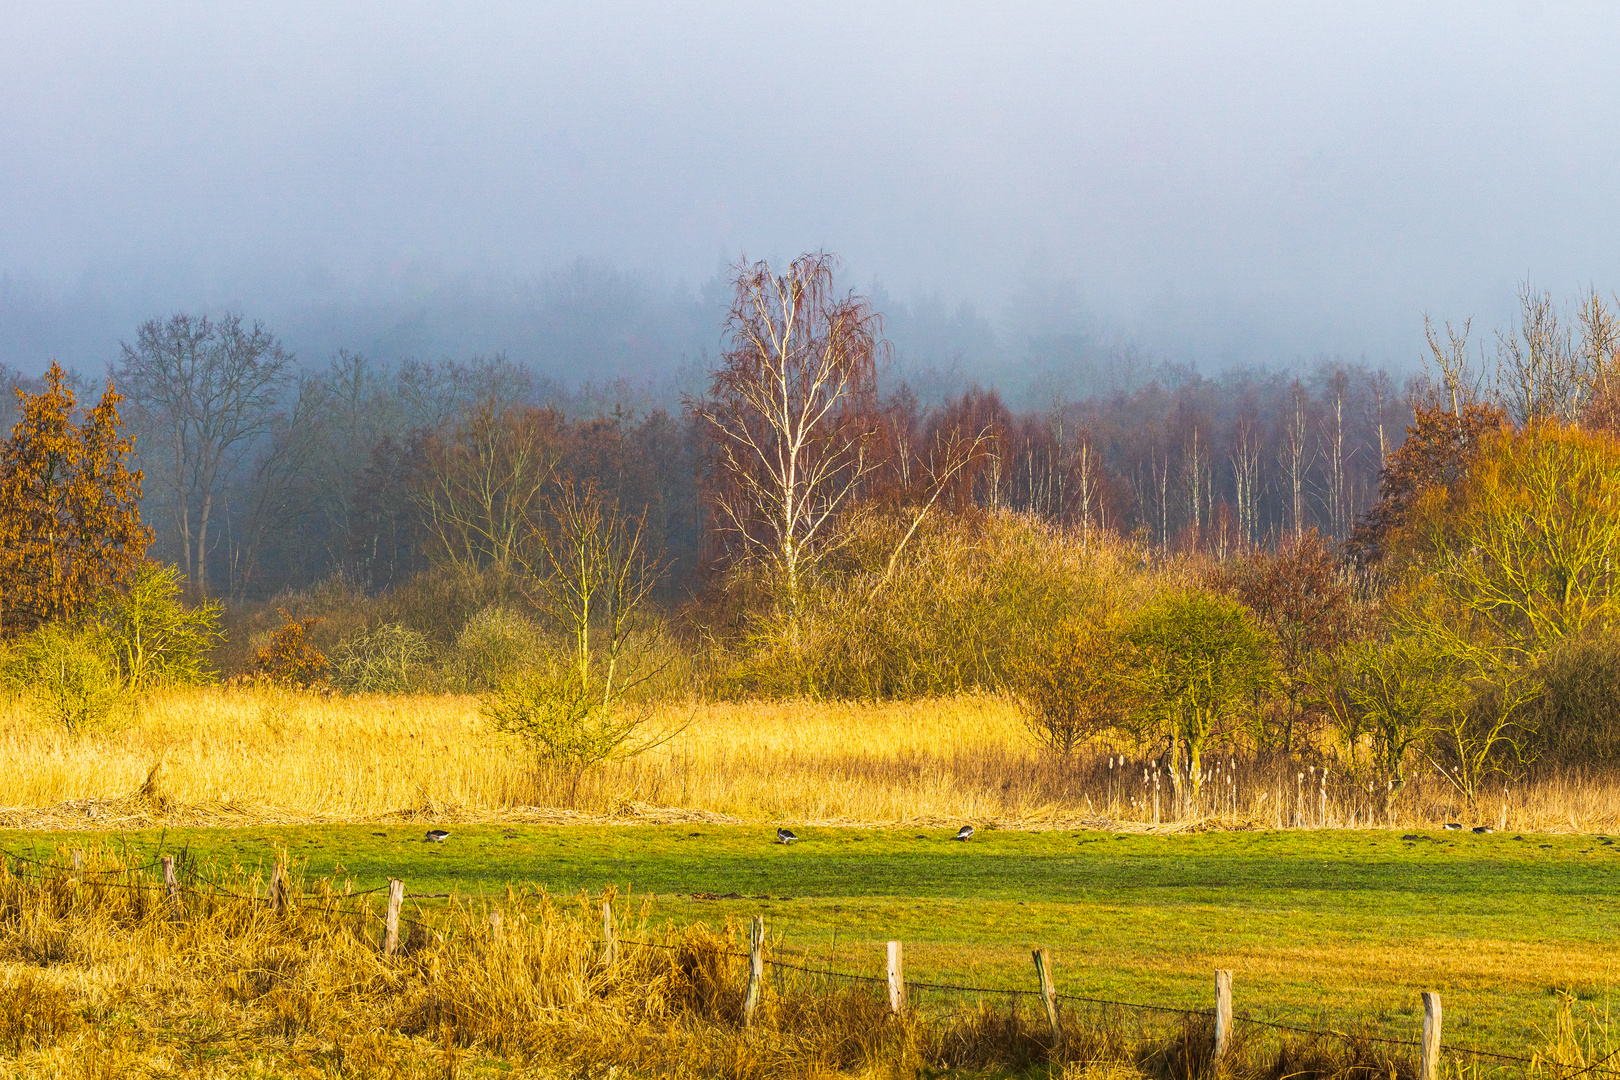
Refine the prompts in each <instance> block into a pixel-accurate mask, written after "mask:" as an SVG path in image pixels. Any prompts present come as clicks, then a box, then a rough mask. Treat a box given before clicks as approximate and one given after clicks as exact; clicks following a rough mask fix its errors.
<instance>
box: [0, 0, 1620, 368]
mask: <svg viewBox="0 0 1620 1080" xmlns="http://www.w3.org/2000/svg"><path fill="white" fill-rule="evenodd" d="M1617 61H1620V14H1617V13H1616V11H1615V10H1614V9H1613V8H1612V7H1608V6H1603V5H1590V6H1582V5H1579V4H1574V3H1561V4H1556V5H1555V4H1544V3H1501V4H1490V3H1478V2H1470V3H1455V4H1445V3H1432V4H1411V3H1399V4H1379V3H1357V4H1345V5H1337V6H1330V5H1322V4H1299V3H1279V4H1263V3H1252V4H1211V3H1189V4H1156V3H1133V4H1082V3H1072V2H1065V3H1027V4H997V5H991V4H950V3H942V2H927V3H893V4H882V3H870V2H868V3H848V4H842V3H832V2H826V3H816V4H802V3H796V4H788V3H780V4H777V3H762V2H753V3H738V4H725V3H692V4H680V5H675V4H667V5H656V6H655V5H652V4H615V3H592V4H588V5H586V4H561V3H558V4H543V3H533V2H529V3H515V4H501V3H495V2H489V3H479V4H415V3H409V2H400V0H395V2H389V3H386V4H384V3H377V4H355V3H344V2H334V0H321V2H319V3H305V2H301V0H287V2H284V3H280V4H275V5H267V4H245V3H244V4H232V3H220V2H210V3H206V4H181V3H174V4H150V3H122V4H98V3H82V4H80V3H75V4H30V3H23V2H21V0H0V361H5V362H10V363H12V364H14V365H15V366H24V367H33V368H38V367H40V366H42V364H43V355H44V354H45V353H46V352H50V353H52V354H56V353H64V352H65V353H67V354H69V355H70V356H71V357H73V358H76V359H77V360H78V361H79V362H81V363H83V364H87V365H93V364H94V362H95V361H96V360H97V359H98V358H99V359H100V360H102V361H103V362H105V361H106V360H110V359H112V358H113V356H114V354H115V352H116V345H117V342H118V340H120V339H129V338H132V337H133V330H134V326H135V324H136V322H138V321H139V319H142V318H146V317H151V316H155V315H162V314H167V313H169V312H171V311H175V310H182V309H184V310H224V309H225V308H230V309H232V310H238V311H246V312H248V313H250V314H261V313H262V314H263V315H264V316H265V317H266V318H267V319H270V320H272V321H279V323H280V324H281V325H284V326H285V327H287V328H289V330H288V331H287V332H288V333H291V334H294V335H295V336H296V335H301V337H300V338H299V340H298V341H297V342H295V344H299V345H301V346H303V347H304V348H305V349H306V350H307V351H311V352H321V351H324V350H327V349H330V348H335V347H339V346H343V345H347V346H349V347H372V348H377V347H379V346H378V345H377V342H378V341H380V340H396V341H397V340H405V339H400V338H399V337H398V334H397V333H396V335H395V337H394V338H388V337H387V333H385V331H386V330H387V329H388V328H389V327H391V326H392V327H395V328H396V329H397V328H398V327H399V326H401V325H406V324H408V323H409V320H410V319H411V318H417V319H418V320H419V321H420V320H426V322H424V323H422V324H423V325H427V324H431V325H433V326H434V327H436V329H435V330H433V331H432V332H431V333H429V332H427V331H423V332H422V334H421V335H419V336H418V338H417V339H410V340H407V341H406V343H405V344H401V345H400V346H399V347H400V348H402V349H408V348H413V347H416V348H421V349H429V348H433V349H440V350H442V351H446V352H450V353H455V352H458V351H461V352H465V351H473V349H475V348H477V349H485V348H500V347H504V346H505V342H504V341H503V340H502V336H503V334H504V335H508V336H521V334H522V333H543V332H544V329H543V326H541V328H540V329H536V328H535V327H536V325H539V324H524V323H522V320H521V319H516V318H515V317H513V316H510V313H511V312H512V311H514V310H518V309H520V308H522V306H523V305H524V304H525V303H526V302H528V301H527V300H526V299H525V298H526V297H528V298H532V297H533V296H534V295H535V293H534V288H533V284H534V283H535V282H540V283H542V284H544V283H546V282H550V283H552V285H556V283H557V282H558V281H561V280H563V278H565V277H567V275H568V273H569V270H568V268H570V267H578V266H582V265H589V266H593V267H596V268H599V269H600V268H612V270H613V272H614V273H617V274H621V275H624V277H625V280H628V281H631V282H633V283H634V285H635V288H636V289H639V290H641V292H642V293H643V294H645V295H653V294H657V295H659V296H690V297H693V298H695V300H694V303H699V304H700V303H701V301H702V299H703V296H704V290H705V289H706V288H707V289H708V290H709V291H710V294H711V297H712V291H713V288H714V286H715V284H716V282H717V281H721V282H723V278H722V277H720V276H718V275H720V274H721V271H722V268H723V267H724V266H725V265H726V264H727V263H729V262H731V261H733V260H735V259H737V258H738V257H739V256H741V255H743V254H746V255H747V256H748V257H751V258H768V259H771V260H773V261H783V260H786V259H789V258H791V257H792V256H793V255H795V254H797V253H799V252H801V251H806V250H814V249H826V250H831V251H835V252H837V253H839V254H840V255H841V256H842V257H843V259H844V261H845V266H846V277H847V279H848V280H849V281H850V282H851V283H852V285H854V286H855V287H859V288H863V289H866V288H873V289H881V290H882V291H883V294H884V295H885V296H887V297H891V298H893V299H894V302H895V303H896V304H903V305H911V306H912V307H913V308H915V309H916V310H924V309H926V310H931V311H932V310H937V311H942V312H946V313H952V312H954V313H957V314H958V315H959V314H960V313H961V312H962V311H964V310H966V311H970V312H971V313H973V314H974V316H975V317H976V318H978V319H980V320H981V321H983V322H985V323H987V324H988V325H989V326H991V327H992V328H993V329H994V331H995V332H996V333H997V334H998V335H1000V340H1001V341H1002V342H1003V347H1005V348H1012V347H1013V343H1015V342H1016V341H1017V340H1018V339H1019V338H1020V336H1028V335H1029V334H1032V333H1037V332H1042V331H1044V330H1059V331H1061V330H1065V329H1074V328H1081V329H1084V330H1086V331H1087V332H1089V333H1093V334H1095V335H1100V336H1111V337H1114V338H1128V339H1130V340H1132V341H1135V342H1139V343H1141V344H1143V345H1144V346H1146V347H1148V348H1150V349H1152V350H1154V351H1156V352H1157V353H1160V354H1162V355H1164V356H1166V357H1169V358H1171V359H1174V360H1178V361H1187V362H1193V363H1198V364H1202V365H1213V366H1219V365H1232V364H1245V363H1289V362H1293V361H1296V360H1299V359H1301V358H1304V357H1310V356H1316V355H1322V354H1327V355H1342V356H1346V357H1351V358H1355V357H1366V358H1368V359H1369V360H1370V361H1372V362H1374V363H1392V364H1395V365H1397V366H1398V365H1402V364H1409V363H1411V362H1413V361H1415V360H1416V358H1417V356H1418V354H1419V352H1420V351H1421V348H1422V342H1423V338H1422V325H1423V323H1422V320H1423V316H1424V314H1425V313H1429V314H1432V315H1434V316H1435V317H1436V318H1437V319H1452V320H1461V319H1463V318H1468V317H1470V316H1472V317H1473V318H1474V319H1475V320H1476V325H1477V326H1482V327H1488V326H1502V325H1506V324H1507V322H1508V320H1510V319H1511V315H1512V300H1513V295H1514V292H1515V289H1516V287H1517V286H1518V284H1519V283H1520V282H1521V281H1526V280H1528V281H1531V282H1533V283H1534V284H1535V285H1537V286H1539V287H1545V288H1548V289H1551V290H1552V291H1553V292H1554V294H1555V295H1557V296H1559V297H1561V298H1567V299H1570V300H1572V299H1573V298H1574V296H1575V294H1576V293H1577V291H1579V290H1581V289H1584V288H1586V287H1588V286H1596V287H1597V288H1598V289H1600V290H1601V291H1603V292H1605V293H1608V292H1610V291H1612V290H1614V289H1616V288H1620V273H1617V272H1616V265H1615V263H1616V253H1617V252H1620V212H1617V210H1616V200H1615V194H1616V186H1617V185H1616V177H1620V170H1617V165H1620V161H1617V158H1620V78H1617V77H1616V75H1615V72H1616V71H1617V70H1620V65H1617ZM546 287H548V288H549V287H551V286H546ZM446 304H450V305H452V306H453V305H454V304H460V305H461V307H462V310H463V311H464V312H465V311H468V310H477V311H484V312H486V313H487V312H490V311H494V310H496V309H499V310H501V311H505V312H507V313H508V314H507V315H503V316H500V317H495V316H489V317H488V318H484V319H483V324H484V326H485V330H486V332H485V333H484V334H483V335H482V336H481V337H479V336H478V335H476V334H473V336H474V337H477V338H478V340H476V341H468V342H463V341H462V340H461V338H460V337H458V335H462V334H472V333H473V332H472V330H469V329H467V328H468V327H473V326H475V325H476V324H478V323H479V322H480V317H474V316H464V317H460V318H456V319H451V318H437V316H435V315H434V312H435V311H437V310H438V308H436V307H435V305H440V306H441V307H442V306H443V305H446ZM655 306H656V305H655ZM503 319H505V321H502V320H503ZM435 320H436V321H435ZM514 320H515V321H514ZM691 321H692V320H690V319H688V322H691ZM697 321H698V322H699V323H701V322H702V320H701V319H698V320H697ZM519 324H522V325H525V326H528V329H527V330H522V329H511V330H507V329H502V328H504V327H507V326H508V325H511V326H513V327H516V326H519ZM680 334H682V335H686V337H681V338H680V342H677V343H676V344H674V345H671V346H670V347H669V348H667V349H664V350H662V351H659V352H657V356H656V358H655V359H650V360H647V361H646V362H647V363H653V362H655V361H656V362H659V363H664V362H667V359H668V355H670V354H672V353H674V352H683V351H689V349H688V345H690V348H691V349H696V348H700V347H701V348H709V349H712V348H713V347H714V335H710V334H708V331H707V330H706V329H705V328H703V327H701V326H700V327H699V329H697V330H692V329H691V328H690V327H687V328H685V329H682V330H681V331H680ZM716 334H717V331H716ZM687 337H690V338H691V339H692V340H691V342H686V338H687ZM346 338H348V339H350V340H345V339H346ZM406 339H409V335H408V334H407V335H406ZM463 345H465V348H463ZM514 347H516V346H514ZM520 351H521V350H520ZM636 362H637V361H635V360H634V359H633V358H632V359H631V360H629V361H625V363H628V364H630V365H631V366H632V367H633V366H634V364H635V363H636ZM621 366H622V365H621Z"/></svg>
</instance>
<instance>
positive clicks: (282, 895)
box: [270, 859, 287, 915]
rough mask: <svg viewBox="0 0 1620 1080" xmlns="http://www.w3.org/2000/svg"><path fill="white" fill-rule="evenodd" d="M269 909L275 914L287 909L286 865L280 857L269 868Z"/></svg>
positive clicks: (282, 912)
mask: <svg viewBox="0 0 1620 1080" xmlns="http://www.w3.org/2000/svg"><path fill="white" fill-rule="evenodd" d="M270 910H271V911H273V912H275V913H276V914H277V915H281V914H284V913H285V912H286V910H287V867H286V865H285V864H284V863H282V862H281V860H280V859H277V860H276V864H275V866H274V867H272V868H271V870H270Z"/></svg>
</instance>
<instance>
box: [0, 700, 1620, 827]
mask: <svg viewBox="0 0 1620 1080" xmlns="http://www.w3.org/2000/svg"><path fill="white" fill-rule="evenodd" d="M654 724H655V726H661V727H662V728H663V729H664V730H667V731H670V732H673V733H674V734H673V737H672V738H671V739H670V741H668V742H667V743H665V744H663V745H661V746H659V747H657V748H656V749H654V750H652V751H650V752H648V753H647V754H645V755H643V756H641V757H638V758H635V759H632V760H629V761H624V762H616V763H611V764H609V765H608V766H607V767H606V768H604V769H602V770H601V771H600V772H595V773H589V774H585V775H579V774H574V773H567V772H548V771H546V770H543V769H537V768H536V767H535V766H534V764H533V762H532V761H530V760H529V759H528V758H527V757H526V756H525V754H524V753H523V751H522V748H521V747H520V746H518V745H517V744H515V743H513V742H510V741H508V740H506V739H503V738H502V737H500V736H498V735H495V734H493V733H492V732H491V731H490V730H489V729H488V726H487V725H486V723H485V722H484V721H483V720H482V719H481V718H480V716H479V715H478V707H477V701H476V699H474V698H472V697H467V696H453V695H445V696H397V697H389V696H365V697H319V696H311V695H305V694H294V693H290V692H285V691H277V690H267V689H243V688H209V689H199V690H189V691H182V692H174V693H170V694H167V695H165V696H162V697H159V698H157V699H155V700H153V701H150V702H148V703H147V704H145V705H144V706H143V707H142V708H141V709H140V710H139V712H138V714H137V715H136V716H135V717H134V718H133V719H131V720H130V721H129V722H127V723H125V724H124V725H122V726H121V727H118V728H116V729H114V730H110V731H106V732H102V733H98V734H91V735H81V736H74V735H70V734H68V733H66V732H64V731H62V730H60V729H59V728H55V727H52V726H50V725H49V724H47V723H45V722H43V721H41V720H38V719H36V718H34V717H32V716H30V715H29V714H28V713H27V712H26V711H25V710H24V709H23V707H22V706H20V705H18V704H16V703H13V704H11V705H0V791H3V792H5V800H6V803H7V805H6V807H5V808H4V809H3V810H0V824H8V825H12V826H20V825H32V826H45V827H48V826H52V825H58V826H63V827H67V826H72V827H78V828H84V827H91V828H94V827H130V826H132V825H135V824H140V823H143V822H149V821H158V820H161V821H165V822H171V823H192V824H206V823H220V824H228V823H232V822H241V823H246V822H250V821H252V822H277V821H280V822H304V821H371V820H382V819H388V818H395V817H413V816H414V817H429V818H434V819H438V820H471V819H481V820H511V819H522V818H528V819H535V818H541V819H554V820H569V819H576V818H581V817H584V818H593V819H603V818H608V819H614V820H691V819H702V820H749V821H760V820H788V821H795V822H801V823H816V822H824V823H846V824H847V823H870V824H881V825H901V824H903V825H913V824H915V825H922V824H943V823H949V822H957V821H962V820H971V821H976V822H980V823H984V824H995V825H1000V826H1003V827H1023V828H1040V827H1043V826H1054V825H1055V826H1063V827H1074V826H1082V825H1087V824H1090V825H1094V826H1099V827H1105V828H1121V827H1124V828H1145V827H1154V826H1157V827H1159V828H1165V829H1172V828H1185V827H1188V826H1189V825H1191V826H1194V827H1199V826H1215V827H1251V826H1258V827H1268V828H1275V827H1289V826H1299V827H1308V828H1320V827H1327V828H1332V827H1345V826H1356V827H1363V828H1364V827H1368V826H1388V827H1395V828H1403V827H1419V826H1430V825H1433V824H1435V823H1436V822H1439V821H1449V820H1461V821H1464V822H1465V823H1468V824H1475V823H1482V824H1489V825H1492V826H1494V827H1497V828H1510V829H1517V830H1538V831H1562V830H1603V829H1611V828H1616V827H1617V826H1620V782H1617V778H1616V777H1613V776H1608V775H1599V774H1586V773H1581V772H1576V771H1571V772H1566V773H1564V774H1562V775H1558V776H1552V777H1549V778H1543V779H1540V780H1536V781H1533V782H1528V783H1524V784H1518V785H1511V786H1509V787H1507V788H1505V789H1504V788H1500V787H1499V788H1495V789H1493V790H1492V792H1491V793H1490V794H1489V795H1488V796H1487V797H1485V798H1483V799H1482V800H1481V802H1480V804H1479V805H1477V806H1476V807H1475V808H1474V809H1472V810H1469V809H1468V808H1467V807H1466V806H1465V805H1464V804H1463V803H1462V802H1461V800H1460V799H1459V798H1458V797H1457V796H1456V794H1455V793H1454V792H1453V791H1452V790H1451V789H1450V788H1449V787H1447V786H1445V785H1444V784H1443V783H1441V782H1440V781H1439V780H1437V779H1436V778H1435V777H1433V776H1419V777H1417V778H1416V779H1414V781H1413V782H1412V783H1411V784H1409V785H1408V788H1407V790H1406V792H1405V793H1403V795H1402V797H1401V800H1400V802H1399V803H1398V805H1397V807H1396V813H1395V815H1394V816H1393V817H1386V816H1384V815H1383V814H1382V813H1381V812H1378V813H1375V809H1374V807H1375V804H1376V802H1377V800H1376V799H1374V798H1373V797H1372V794H1370V793H1368V792H1366V791H1364V790H1362V789H1360V788H1358V787H1356V786H1355V785H1353V784H1348V783H1346V782H1345V781H1344V778H1343V777H1342V776H1341V775H1339V774H1338V773H1336V772H1335V771H1333V770H1331V769H1330V770H1329V773H1328V776H1327V782H1326V784H1325V785H1324V783H1323V782H1322V774H1321V773H1319V772H1315V771H1311V770H1308V769H1307V768H1306V767H1301V766H1295V765H1292V764H1283V765H1280V766H1276V767H1272V768H1267V769H1260V768H1257V767H1255V766H1254V765H1253V764H1251V763H1245V762H1243V761H1241V760H1238V761H1235V762H1233V761H1230V760H1229V759H1226V758H1221V759H1219V762H1218V763H1217V762H1216V761H1215V759H1214V758H1212V759H1210V762H1211V765H1212V772H1211V774H1210V775H1209V777H1208V778H1207V780H1206V782H1205V784H1204V790H1203V794H1202V796H1201V798H1200V799H1199V800H1198V801H1197V802H1196V803H1195V802H1194V801H1193V800H1191V799H1190V798H1189V797H1188V794H1187V791H1186V785H1185V783H1183V784H1182V785H1181V788H1180V789H1179V792H1178V788H1177V786H1176V785H1175V784H1173V783H1172V781H1171V778H1170V777H1169V774H1168V773H1167V772H1166V771H1165V770H1163V769H1162V768H1161V769H1159V770H1158V771H1157V772H1156V773H1155V772H1154V771H1153V769H1152V767H1151V766H1150V764H1149V763H1145V762H1143V761H1142V760H1141V759H1140V758H1134V759H1132V760H1131V761H1129V762H1126V761H1125V760H1124V758H1123V756H1120V757H1118V758H1116V757H1113V756H1111V755H1109V754H1106V753H1103V752H1101V751H1099V752H1098V753H1096V754H1092V755H1088V756H1086V757H1085V758H1083V759H1081V760H1079V761H1077V762H1074V763H1071V764H1063V763H1060V762H1055V761H1052V760H1051V759H1049V758H1045V757H1043V756H1042V755H1041V754H1040V752H1039V751H1038V750H1037V748H1036V747H1035V745H1034V743H1033V742H1032V741H1031V740H1030V738H1029V737H1028V735H1027V733H1026V731H1025V730H1024V728H1023V725H1022V722H1021V720H1020V718H1019V716H1018V714H1017V712H1016V711H1015V710H1014V709H1013V708H1012V707H1011V706H1010V705H1008V704H1006V703H1005V702H1003V701H1001V700H998V699H996V698H992V697H982V696H960V697H951V698H941V699H934V700H925V701H916V702H898V703H890V704H881V705H868V704H853V703H846V704H827V703H811V702H803V701H790V702H773V703H747V702H744V703H728V702H716V703H702V704H668V705H665V706H663V707H662V709H661V711H660V713H659V714H658V716H657V717H656V719H655V721H654Z"/></svg>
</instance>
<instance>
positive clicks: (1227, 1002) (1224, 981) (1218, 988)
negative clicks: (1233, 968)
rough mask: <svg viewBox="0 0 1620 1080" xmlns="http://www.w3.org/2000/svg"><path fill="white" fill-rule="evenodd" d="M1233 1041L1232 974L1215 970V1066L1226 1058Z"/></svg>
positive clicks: (1220, 969)
mask: <svg viewBox="0 0 1620 1080" xmlns="http://www.w3.org/2000/svg"><path fill="white" fill-rule="evenodd" d="M1231 1041H1232V973H1231V972H1230V971H1227V970H1225V969H1224V968H1216V969H1215V1064H1217V1065H1219V1064H1220V1063H1221V1059H1222V1058H1224V1057H1225V1056H1226V1047H1227V1044H1228V1043H1230V1042H1231Z"/></svg>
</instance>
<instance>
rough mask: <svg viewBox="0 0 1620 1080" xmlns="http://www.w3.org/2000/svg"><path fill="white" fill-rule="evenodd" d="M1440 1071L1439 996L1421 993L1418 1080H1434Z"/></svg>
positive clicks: (1427, 992)
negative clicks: (1421, 1013)
mask: <svg viewBox="0 0 1620 1080" xmlns="http://www.w3.org/2000/svg"><path fill="white" fill-rule="evenodd" d="M1439 1071H1440V995H1439V994H1436V993H1434V992H1432V991H1429V990H1425V991H1424V992H1423V1067H1422V1069H1421V1070H1420V1071H1419V1073H1418V1076H1419V1080H1435V1076H1436V1075H1437V1074H1438V1073H1439Z"/></svg>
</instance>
